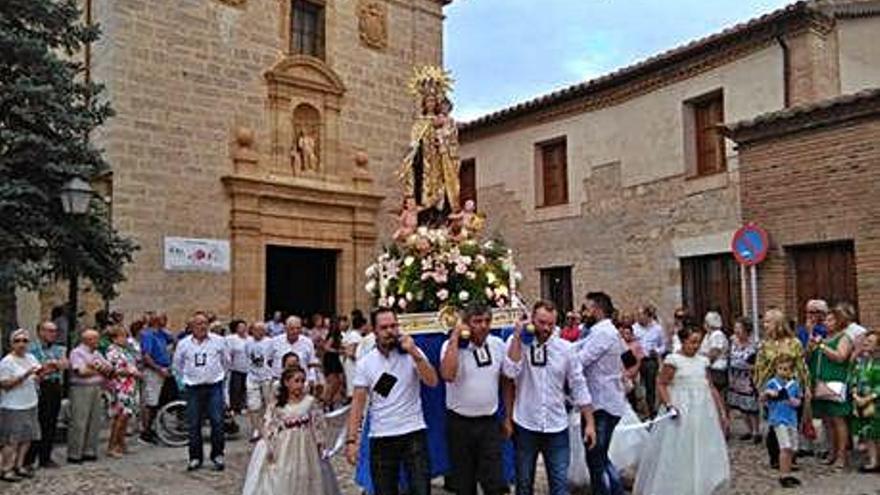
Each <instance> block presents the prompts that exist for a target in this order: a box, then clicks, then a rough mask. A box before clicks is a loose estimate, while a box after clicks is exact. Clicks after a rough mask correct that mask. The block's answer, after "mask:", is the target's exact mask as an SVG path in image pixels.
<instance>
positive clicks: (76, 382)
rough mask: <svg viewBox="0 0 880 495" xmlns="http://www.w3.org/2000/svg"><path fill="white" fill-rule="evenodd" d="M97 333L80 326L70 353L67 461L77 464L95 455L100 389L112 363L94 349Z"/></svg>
mask: <svg viewBox="0 0 880 495" xmlns="http://www.w3.org/2000/svg"><path fill="white" fill-rule="evenodd" d="M100 338H101V335H100V334H99V333H98V331H97V330H92V329H87V330H84V331H83V333H82V335H81V336H80V341H81V343H80V344H79V345H78V346H76V348H74V349H73V351H71V353H70V371H71V373H70V430H69V431H68V432H67V462H68V463H70V464H80V463H82V462H83V461H95V460H97V459H98V434H99V433H100V431H101V422H102V419H103V417H104V408H103V405H104V402H103V400H102V396H101V394H102V392H103V390H104V385H105V381H106V380H107V378H109V377H110V376H111V375H112V373H113V367H112V366H111V365H110V363H108V362H107V360H106V359H104V357H103V356H101V354H100V353H99V352H98V341H99V340H100Z"/></svg>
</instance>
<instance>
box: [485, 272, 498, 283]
mask: <svg viewBox="0 0 880 495" xmlns="http://www.w3.org/2000/svg"><path fill="white" fill-rule="evenodd" d="M495 280H497V277H495V274H494V273H492V272H486V282H489V283H490V284H494V283H495Z"/></svg>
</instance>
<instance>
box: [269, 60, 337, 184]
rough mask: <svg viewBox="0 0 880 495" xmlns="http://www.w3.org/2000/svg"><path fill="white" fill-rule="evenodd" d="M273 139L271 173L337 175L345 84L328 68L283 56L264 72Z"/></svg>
mask: <svg viewBox="0 0 880 495" xmlns="http://www.w3.org/2000/svg"><path fill="white" fill-rule="evenodd" d="M265 78H266V82H267V85H268V92H269V95H268V96H269V119H270V126H271V127H270V133H271V140H272V147H271V153H272V160H271V170H270V172H271V173H274V174H291V173H292V174H293V175H294V176H301V175H307V176H322V177H323V176H328V175H330V176H337V177H339V176H342V175H346V174H350V173H351V171H350V170H349V169H350V168H351V167H344V166H341V165H340V160H339V157H340V153H341V150H340V149H339V146H340V144H339V143H340V139H339V113H340V110H341V106H342V97H343V94H344V93H345V86H344V85H343V84H342V80H341V79H340V78H339V76H338V75H337V74H336V73H335V72H333V71H332V70H331V69H330V68H329V67H328V66H327V64H325V63H324V62H323V61H321V60H319V59H316V58H314V57H308V56H304V55H291V56H285V57H283V58H282V59H281V60H279V61H278V62H276V63H275V65H274V66H273V67H272V68H271V69H269V70H268V71H266V73H265Z"/></svg>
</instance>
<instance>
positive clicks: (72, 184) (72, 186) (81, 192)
mask: <svg viewBox="0 0 880 495" xmlns="http://www.w3.org/2000/svg"><path fill="white" fill-rule="evenodd" d="M93 194H94V192H93V190H92V186H91V185H90V184H89V183H88V182H86V181H85V180H84V179H83V178H82V177H74V178H72V179H70V180H69V181H67V182H66V183H65V184H64V186H62V187H61V192H60V194H59V196H60V197H61V208H62V209H63V210H64V213H65V214H66V215H69V216H71V217H81V216H83V215H85V214H86V213H88V212H89V202H90V201H91V199H92V196H93ZM69 268H70V274H69V280H68V283H69V286H68V289H67V349H68V352H69V351H70V350H71V349H72V348H73V336H74V335H75V333H76V311H77V306H78V305H79V301H78V297H79V274H78V273H77V269H76V265H75V263H72V266H70V267H69Z"/></svg>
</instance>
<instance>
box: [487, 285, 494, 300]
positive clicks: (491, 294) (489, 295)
mask: <svg viewBox="0 0 880 495" xmlns="http://www.w3.org/2000/svg"><path fill="white" fill-rule="evenodd" d="M493 296H494V294H493V293H492V288H491V287H486V297H488V298H489V299H492V297H493Z"/></svg>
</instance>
